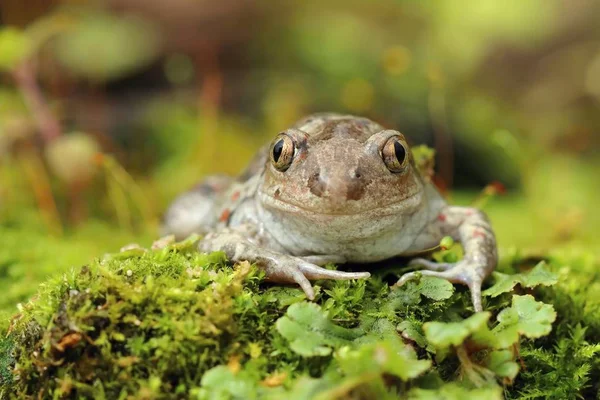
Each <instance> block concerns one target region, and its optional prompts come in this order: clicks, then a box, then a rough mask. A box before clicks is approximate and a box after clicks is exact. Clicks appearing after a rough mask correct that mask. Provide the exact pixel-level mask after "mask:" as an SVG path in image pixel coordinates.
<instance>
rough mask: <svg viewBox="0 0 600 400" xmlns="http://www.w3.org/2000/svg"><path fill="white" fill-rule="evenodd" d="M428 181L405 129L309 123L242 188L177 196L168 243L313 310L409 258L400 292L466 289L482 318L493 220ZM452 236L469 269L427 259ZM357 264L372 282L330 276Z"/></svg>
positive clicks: (203, 186) (335, 120) (166, 226)
mask: <svg viewBox="0 0 600 400" xmlns="http://www.w3.org/2000/svg"><path fill="white" fill-rule="evenodd" d="M426 175H427V174H424V173H422V172H421V171H420V170H419V169H418V168H417V165H416V163H415V157H414V155H413V152H412V151H411V147H410V146H409V144H408V142H407V139H406V137H405V136H404V135H403V134H402V133H400V132H399V131H398V130H394V129H386V128H384V127H383V126H382V125H380V124H379V123H377V122H374V121H372V120H370V119H368V118H364V117H359V116H353V115H344V114H336V113H319V114H312V115H309V116H307V117H305V118H303V119H301V120H300V121H298V122H296V123H295V124H293V125H292V126H291V127H290V128H288V129H286V130H284V131H281V132H279V133H278V134H276V135H275V138H274V139H273V140H272V142H271V143H270V144H268V145H266V146H263V147H262V148H261V149H260V150H259V151H258V153H257V155H256V156H255V157H254V159H253V160H252V161H251V162H250V163H249V165H248V166H247V167H246V169H245V170H244V171H243V172H242V173H241V174H240V175H239V176H238V177H237V178H234V177H230V176H226V175H213V176H210V177H208V178H206V179H205V180H203V181H202V182H200V183H199V184H198V185H196V186H194V187H193V188H191V189H190V190H188V191H187V192H185V193H183V194H181V195H179V196H178V197H177V198H176V199H175V200H174V201H173V202H172V203H171V205H170V206H169V207H168V208H167V210H166V212H165V213H164V216H163V223H162V233H163V234H169V235H173V236H175V238H177V239H184V238H186V237H188V236H189V235H191V234H198V235H200V236H201V240H200V241H199V243H198V250H199V251H201V252H207V253H208V252H215V251H220V252H224V253H225V255H226V256H227V258H228V259H229V260H230V261H232V262H242V261H248V262H251V263H254V264H256V265H257V266H258V268H261V269H262V270H263V271H264V275H265V279H266V280H267V281H272V282H279V283H284V284H297V285H298V286H300V288H301V289H302V290H303V291H304V293H305V295H306V297H307V298H308V299H310V300H314V298H315V290H314V288H313V286H312V284H311V281H314V280H319V279H333V280H353V279H367V278H369V277H370V275H371V274H370V272H369V270H372V269H371V267H370V266H371V265H373V264H375V263H378V262H381V261H383V260H388V259H394V258H397V257H403V256H409V257H411V258H412V260H411V261H410V262H409V263H408V266H409V267H411V269H414V270H413V271H411V272H407V273H405V274H403V275H402V276H401V277H399V279H398V281H397V282H396V283H395V284H394V285H393V286H394V287H400V286H402V285H404V284H406V283H407V282H409V281H411V280H414V279H418V278H420V277H422V276H432V277H438V278H442V279H445V280H447V281H449V282H451V283H456V284H463V285H466V286H468V289H469V291H470V294H471V301H472V305H473V309H474V311H476V312H479V311H482V310H483V306H482V295H481V289H482V284H483V281H484V279H485V278H486V277H488V276H489V275H490V274H491V273H492V271H493V270H494V269H495V268H496V265H497V263H498V250H497V244H496V237H495V234H494V231H493V229H492V226H491V223H490V220H489V219H488V217H487V216H486V214H485V213H484V212H483V211H481V210H479V209H477V208H471V207H462V206H453V205H450V204H448V202H447V201H446V199H445V198H444V196H442V194H441V193H440V191H439V190H438V189H437V188H436V187H435V185H434V183H432V180H431V179H429V177H428V176H426ZM448 236H449V237H451V238H453V239H454V240H456V241H458V242H459V243H460V244H461V245H462V247H463V250H464V251H463V253H464V255H463V257H462V259H460V260H458V261H456V262H451V263H446V262H435V261H433V260H432V259H431V258H430V257H424V256H422V254H427V252H428V251H429V250H430V249H432V248H435V247H436V246H438V245H439V243H440V241H441V240H442V239H443V238H446V237H448ZM419 255H421V256H419ZM348 263H350V264H353V265H359V266H360V270H364V271H344V270H342V269H339V268H338V269H332V268H328V266H329V265H330V264H337V265H338V266H340V265H344V264H348Z"/></svg>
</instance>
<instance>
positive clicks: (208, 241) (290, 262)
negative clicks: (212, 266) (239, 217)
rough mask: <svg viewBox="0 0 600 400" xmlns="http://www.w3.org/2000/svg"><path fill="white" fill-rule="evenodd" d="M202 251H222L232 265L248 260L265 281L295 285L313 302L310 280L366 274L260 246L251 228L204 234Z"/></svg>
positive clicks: (325, 259) (327, 259)
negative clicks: (327, 266) (257, 267)
mask: <svg viewBox="0 0 600 400" xmlns="http://www.w3.org/2000/svg"><path fill="white" fill-rule="evenodd" d="M198 247H199V250H200V251H204V252H213V251H223V252H224V253H225V254H226V255H227V258H228V259H229V260H231V261H234V262H239V261H245V260H247V261H249V262H251V263H255V264H257V265H258V266H259V267H260V268H262V269H263V270H264V271H265V274H266V278H267V280H269V281H273V282H282V283H296V284H298V285H299V286H300V287H301V288H302V290H303V291H304V293H305V294H306V297H308V298H309V299H311V300H313V299H314V297H315V292H314V290H313V287H312V285H311V284H310V281H309V280H315V279H337V280H345V279H364V278H368V277H369V276H370V274H369V273H368V272H344V271H333V270H328V269H325V268H322V267H320V266H318V265H316V264H318V263H319V264H320V263H323V264H326V263H328V262H330V261H337V260H338V258H336V257H329V256H308V257H304V258H301V257H295V256H291V255H288V254H283V253H280V252H277V251H273V250H270V249H269V248H267V247H263V246H261V240H260V238H258V237H256V231H255V229H254V228H253V227H252V226H250V225H239V226H236V227H229V228H223V229H221V230H219V231H217V232H213V233H209V234H207V235H206V236H205V237H204V239H203V240H202V241H201V242H200V244H199V246H198Z"/></svg>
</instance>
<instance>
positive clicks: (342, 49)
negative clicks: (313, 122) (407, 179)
mask: <svg viewBox="0 0 600 400" xmlns="http://www.w3.org/2000/svg"><path fill="white" fill-rule="evenodd" d="M599 11H600V3H599V2H597V1H593V0H587V1H586V0H578V1H559V0H528V1H521V0H506V1H503V2H497V1H495V0H479V1H476V2H469V3H468V5H467V4H466V3H465V2H460V1H452V0H439V1H415V0H403V1H401V0H395V1H392V0H371V1H356V0H350V1H343V2H342V1H314V0H304V1H300V0H294V1H288V2H268V1H247V0H222V1H209V0H170V1H159V0H108V1H83V0H77V1H76V0H73V1H64V2H59V1H46V0H28V1H27V5H25V3H24V2H22V1H20V0H2V2H1V3H0V22H1V24H2V25H1V27H0V290H2V291H3V293H4V294H5V295H4V296H3V297H2V299H0V309H1V310H6V312H14V311H15V305H16V304H17V303H19V302H21V301H25V300H26V299H27V298H28V297H29V296H30V295H32V294H33V293H34V292H35V288H36V285H37V283H39V282H42V281H43V280H44V279H46V278H47V277H48V276H49V275H51V274H54V273H57V272H60V271H64V270H66V269H67V268H69V267H71V266H76V265H80V264H83V263H85V262H86V261H87V260H89V259H90V258H91V257H95V256H99V255H101V254H102V253H103V252H108V251H116V250H118V249H119V247H121V246H123V245H125V244H127V243H129V242H132V241H135V242H140V243H142V244H144V245H147V244H149V243H150V242H151V241H152V239H153V238H155V237H156V235H157V226H158V222H159V218H160V215H161V212H162V211H163V210H164V209H165V207H166V206H167V204H168V203H169V201H171V200H172V199H173V197H174V196H176V195H177V194H178V193H180V192H182V191H184V190H186V189H187V188H189V187H190V186H192V185H193V184H195V183H196V182H197V181H198V180H200V179H201V178H202V177H203V176H205V175H207V174H210V173H215V172H225V173H231V174H235V173H237V172H239V171H240V170H241V169H242V168H243V166H244V165H245V164H246V163H247V162H248V161H249V159H250V158H251V157H252V155H253V153H254V152H255V151H256V150H257V149H258V148H259V147H260V146H261V145H262V144H263V143H265V142H266V141H268V140H270V138H272V137H273V136H274V135H275V134H276V133H277V132H278V131H280V130H282V129H284V128H286V127H287V126H288V125H289V124H291V123H293V122H294V121H295V120H296V119H298V118H300V117H302V116H304V115H305V114H307V113H310V112H316V111H335V112H343V113H354V114H359V115H363V116H367V117H369V118H372V119H374V120H376V121H378V122H381V123H382V124H384V125H386V126H387V127H390V128H394V129H399V130H400V131H402V132H403V133H404V134H405V135H406V136H407V137H409V139H410V140H411V141H412V142H413V143H414V144H417V143H425V144H428V145H430V146H432V147H434V148H435V149H436V150H437V155H438V156H437V160H436V161H437V177H436V182H437V183H438V185H439V186H440V188H441V190H442V191H443V192H444V193H446V194H447V195H448V196H449V197H450V198H451V199H452V201H454V202H456V203H459V204H469V203H471V202H473V201H475V199H476V198H478V196H480V192H481V191H482V190H483V188H484V187H486V186H487V185H489V184H491V183H493V182H499V183H500V184H501V185H502V186H503V187H504V188H506V190H505V192H504V193H503V194H501V195H499V196H497V197H495V198H493V199H492V200H491V201H489V202H488V204H487V205H486V211H487V212H488V213H489V214H490V216H491V219H492V222H493V224H494V226H495V229H496V230H497V232H498V237H499V243H500V247H501V253H502V254H506V253H507V252H515V251H519V252H522V253H524V254H528V255H533V256H539V255H543V254H547V253H549V252H552V251H555V250H556V249H560V251H562V252H564V251H567V252H572V253H574V254H584V255H585V256H586V257H592V258H594V259H595V260H597V257H598V256H599V255H600V239H598V226H599V224H600V213H598V212H597V211H596V207H597V203H598V201H599V200H600V184H599V177H600V157H599V152H600V135H599V134H598V129H599V128H600V112H599V108H598V106H599V104H600V25H599V24H598V23H597V21H598V20H597V18H596V16H597V15H600V14H598V12H599ZM493 187H496V188H498V187H500V185H497V184H496V185H494V186H493ZM593 262H596V261H593Z"/></svg>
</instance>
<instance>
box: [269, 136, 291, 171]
mask: <svg viewBox="0 0 600 400" xmlns="http://www.w3.org/2000/svg"><path fill="white" fill-rule="evenodd" d="M295 148H296V146H295V145H294V141H293V140H292V138H291V137H289V136H288V135H285V134H281V135H279V136H277V138H275V140H274V141H273V144H272V145H271V162H272V163H273V166H274V167H275V168H276V169H277V170H279V171H281V172H285V171H286V170H287V169H288V168H289V167H290V165H292V161H293V159H294V153H295V151H296V150H295Z"/></svg>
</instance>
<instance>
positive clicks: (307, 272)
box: [300, 262, 371, 280]
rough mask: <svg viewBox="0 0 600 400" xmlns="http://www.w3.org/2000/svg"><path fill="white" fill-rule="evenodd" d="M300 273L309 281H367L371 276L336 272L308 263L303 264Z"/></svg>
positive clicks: (368, 274)
mask: <svg viewBox="0 0 600 400" xmlns="http://www.w3.org/2000/svg"><path fill="white" fill-rule="evenodd" d="M300 271H302V273H303V274H304V276H306V277H307V278H308V279H312V280H314V279H335V280H348V279H366V278H368V277H370V276H371V274H370V273H368V272H346V271H336V270H331V269H326V268H323V267H319V266H318V265H314V264H310V263H308V262H306V263H303V264H302V265H301V266H300Z"/></svg>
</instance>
